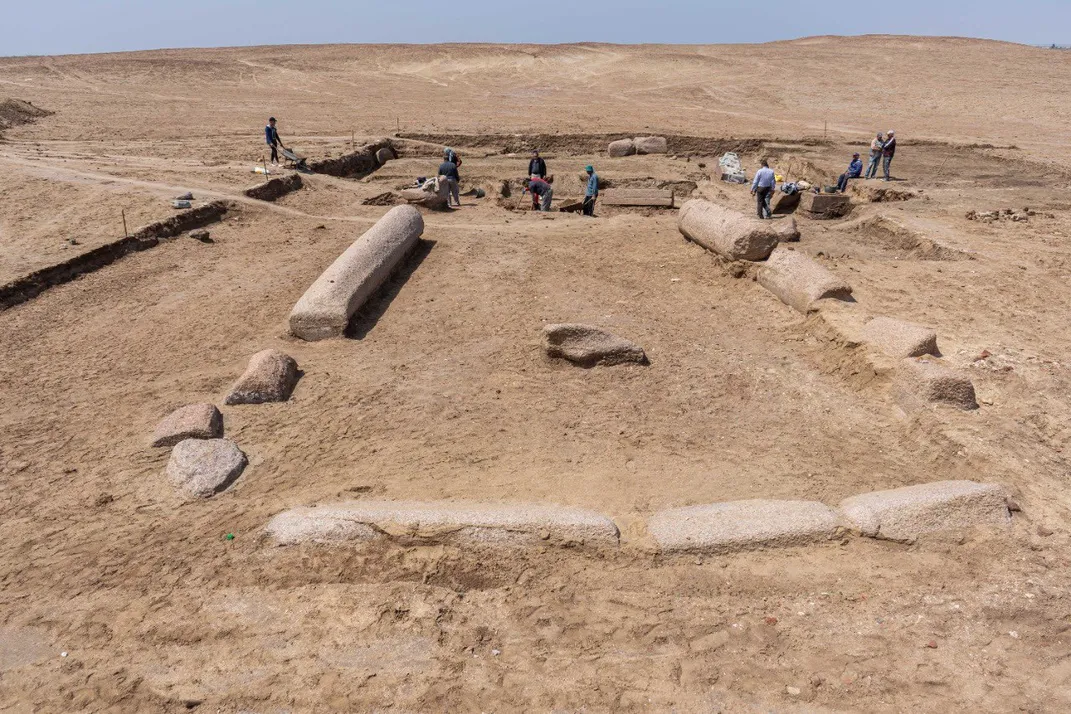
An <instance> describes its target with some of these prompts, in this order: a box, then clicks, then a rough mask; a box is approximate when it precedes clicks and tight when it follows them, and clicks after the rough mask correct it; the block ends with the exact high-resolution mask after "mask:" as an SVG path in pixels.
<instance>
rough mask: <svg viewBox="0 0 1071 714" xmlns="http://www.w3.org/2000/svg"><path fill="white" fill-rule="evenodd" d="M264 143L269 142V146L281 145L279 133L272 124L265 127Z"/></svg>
mask: <svg viewBox="0 0 1071 714" xmlns="http://www.w3.org/2000/svg"><path fill="white" fill-rule="evenodd" d="M264 141H266V142H268V146H275V145H276V144H278V143H279V131H278V130H277V129H276V128H275V127H274V126H272V125H271V124H268V125H267V126H265V127H264Z"/></svg>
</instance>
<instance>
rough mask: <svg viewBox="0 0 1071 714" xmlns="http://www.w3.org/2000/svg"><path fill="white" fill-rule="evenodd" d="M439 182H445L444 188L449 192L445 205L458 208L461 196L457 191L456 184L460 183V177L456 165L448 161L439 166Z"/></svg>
mask: <svg viewBox="0 0 1071 714" xmlns="http://www.w3.org/2000/svg"><path fill="white" fill-rule="evenodd" d="M444 158H445V154H444ZM455 158H456V154H455ZM439 180H440V181H445V182H446V188H447V190H448V191H449V195H448V196H447V197H446V205H448V206H449V205H454V206H460V205H461V194H460V192H459V189H458V183H459V182H460V181H461V175H460V174H459V173H458V172H457V164H455V163H454V162H453V161H450V160H446V161H443V162H442V163H441V164H439Z"/></svg>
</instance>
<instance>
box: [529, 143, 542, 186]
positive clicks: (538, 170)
mask: <svg viewBox="0 0 1071 714" xmlns="http://www.w3.org/2000/svg"><path fill="white" fill-rule="evenodd" d="M528 176H529V177H531V178H536V177H538V178H541V179H546V178H547V162H546V161H544V160H543V159H541V158H539V149H536V150H535V151H533V152H532V160H531V161H529V162H528Z"/></svg>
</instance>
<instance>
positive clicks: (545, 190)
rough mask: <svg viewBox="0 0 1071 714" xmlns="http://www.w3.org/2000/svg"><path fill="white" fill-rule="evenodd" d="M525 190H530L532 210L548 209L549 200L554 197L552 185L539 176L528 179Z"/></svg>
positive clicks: (545, 210)
mask: <svg viewBox="0 0 1071 714" xmlns="http://www.w3.org/2000/svg"><path fill="white" fill-rule="evenodd" d="M527 190H529V191H531V192H532V210H533V211H535V210H539V211H544V212H547V211H550V202H551V199H553V198H554V187H553V186H551V185H550V184H549V183H547V182H546V181H544V180H543V179H541V178H530V179H528V188H527Z"/></svg>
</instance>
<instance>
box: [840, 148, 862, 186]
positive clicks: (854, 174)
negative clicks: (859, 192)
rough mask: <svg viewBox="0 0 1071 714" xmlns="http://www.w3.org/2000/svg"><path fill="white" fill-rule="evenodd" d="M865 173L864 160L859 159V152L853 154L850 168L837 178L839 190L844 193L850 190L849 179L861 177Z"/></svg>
mask: <svg viewBox="0 0 1071 714" xmlns="http://www.w3.org/2000/svg"><path fill="white" fill-rule="evenodd" d="M862 175H863V162H862V161H860V160H859V154H852V163H850V164H848V170H847V171H845V172H844V173H842V174H841V175H840V178H838V179H837V190H838V191H840V192H841V193H844V192H845V191H847V190H848V179H853V178H859V177H860V176H862Z"/></svg>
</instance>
